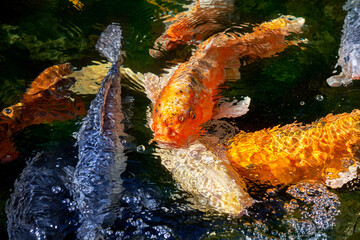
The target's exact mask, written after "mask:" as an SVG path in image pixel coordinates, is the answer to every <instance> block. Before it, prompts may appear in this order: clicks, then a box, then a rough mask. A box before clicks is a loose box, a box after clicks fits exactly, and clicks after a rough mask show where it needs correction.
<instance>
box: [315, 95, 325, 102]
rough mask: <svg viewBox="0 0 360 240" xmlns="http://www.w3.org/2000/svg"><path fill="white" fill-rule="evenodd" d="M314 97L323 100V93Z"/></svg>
mask: <svg viewBox="0 0 360 240" xmlns="http://www.w3.org/2000/svg"><path fill="white" fill-rule="evenodd" d="M315 99H316V100H317V101H319V102H321V101H323V100H324V97H323V95H316V97H315Z"/></svg>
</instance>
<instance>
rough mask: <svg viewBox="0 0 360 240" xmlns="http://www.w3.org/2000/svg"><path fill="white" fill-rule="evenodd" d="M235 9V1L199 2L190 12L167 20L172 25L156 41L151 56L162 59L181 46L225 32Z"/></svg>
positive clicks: (150, 51) (215, 0) (214, 0)
mask: <svg viewBox="0 0 360 240" xmlns="http://www.w3.org/2000/svg"><path fill="white" fill-rule="evenodd" d="M233 9H234V3H233V0H213V1H204V0H202V1H199V0H198V1H197V3H196V5H195V6H193V7H190V8H189V11H186V12H182V13H179V14H177V15H175V16H174V17H172V18H170V19H168V20H166V22H167V23H170V25H169V26H168V27H167V29H166V31H165V33H163V34H162V35H161V36H160V37H159V38H157V39H156V41H155V44H154V47H153V49H150V50H149V53H150V55H151V56H152V57H154V58H158V57H161V56H162V52H163V51H173V50H175V49H177V48H178V47H179V46H182V45H185V44H187V43H190V42H197V41H202V40H204V39H206V38H207V37H209V36H211V35H212V34H214V33H216V32H219V31H221V30H224V29H225V27H226V26H228V25H229V24H230V15H231V13H232V12H233Z"/></svg>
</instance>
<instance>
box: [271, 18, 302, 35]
mask: <svg viewBox="0 0 360 240" xmlns="http://www.w3.org/2000/svg"><path fill="white" fill-rule="evenodd" d="M271 23H272V24H273V25H275V26H276V27H278V28H281V29H283V30H284V31H286V32H288V33H301V29H302V28H303V26H304V23H305V19H304V18H302V17H294V16H292V15H285V16H281V17H279V18H277V19H274V20H273V21H272V22H271Z"/></svg>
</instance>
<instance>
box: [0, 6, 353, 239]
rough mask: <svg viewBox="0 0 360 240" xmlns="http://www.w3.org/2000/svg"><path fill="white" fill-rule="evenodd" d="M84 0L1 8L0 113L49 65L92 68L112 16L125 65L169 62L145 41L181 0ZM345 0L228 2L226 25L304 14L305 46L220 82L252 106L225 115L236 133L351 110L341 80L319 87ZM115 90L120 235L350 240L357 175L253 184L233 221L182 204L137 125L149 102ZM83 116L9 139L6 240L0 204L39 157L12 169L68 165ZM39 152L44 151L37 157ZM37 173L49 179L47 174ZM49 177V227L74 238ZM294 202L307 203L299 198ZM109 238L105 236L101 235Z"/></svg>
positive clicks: (142, 123)
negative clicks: (346, 180)
mask: <svg viewBox="0 0 360 240" xmlns="http://www.w3.org/2000/svg"><path fill="white" fill-rule="evenodd" d="M82 3H83V5H79V2H78V1H67V0H53V1H45V0H37V1H24V0H18V1H5V3H3V4H2V7H1V9H0V24H1V25H0V36H1V38H0V42H1V44H0V72H1V74H0V86H1V91H0V108H1V109H3V108H5V107H7V106H11V105H13V104H16V103H18V102H19V101H20V100H21V98H22V95H23V94H24V93H25V91H26V89H27V88H28V87H29V86H30V84H31V82H32V81H33V80H34V79H35V78H36V77H37V76H38V75H39V74H40V73H41V72H42V71H43V70H44V69H45V68H47V67H50V66H52V65H54V64H61V63H65V62H70V63H71V64H72V65H73V66H74V67H76V68H78V69H81V68H82V67H85V66H88V65H94V61H98V62H99V61H103V60H104V58H103V57H101V56H99V54H98V52H96V50H95V44H96V41H97V39H98V37H99V36H100V34H101V32H102V31H103V30H104V29H105V27H106V26H107V25H108V24H110V23H112V22H118V23H120V25H121V26H122V29H123V41H122V44H123V47H122V50H123V51H124V52H125V54H124V61H123V63H122V66H123V67H127V68H130V69H131V70H132V71H134V72H140V73H146V72H153V73H155V74H160V73H161V72H162V71H163V69H164V68H166V67H167V66H168V65H169V63H168V62H167V61H166V60H164V59H163V60H162V59H153V58H152V57H151V56H150V55H149V49H150V48H151V47H152V46H153V43H154V41H155V40H156V38H157V37H159V36H160V35H161V34H162V32H163V31H164V23H163V22H164V19H165V17H166V16H168V15H174V14H176V13H178V12H181V11H185V10H186V9H185V8H184V6H185V5H186V4H189V1H185V0H183V1H181V0H178V1H172V0H111V1H110V0H109V1H99V0H86V1H85V0H84V1H82ZM344 3H345V1H335V0H311V1H310V0H299V1H294V0H287V1H277V0H269V1H263V0H261V1H251V0H236V1H235V13H234V16H235V17H234V25H236V24H239V25H240V24H242V23H261V22H264V21H268V20H270V19H274V18H277V17H278V16H280V15H294V16H298V17H303V18H305V20H306V22H305V24H306V27H305V29H304V31H303V33H302V34H301V37H302V38H306V39H308V40H309V43H308V44H307V45H306V47H305V49H303V50H299V48H298V47H289V48H288V49H286V50H285V51H284V52H282V53H280V54H279V55H278V56H276V57H272V58H266V59H262V60H260V61H255V62H253V63H251V64H248V65H246V66H243V67H241V80H239V81H236V82H229V83H226V85H227V86H228V88H227V89H226V91H224V92H223V95H224V96H227V97H235V98H238V99H240V98H241V97H242V96H249V97H251V105H250V111H249V112H248V113H247V114H246V115H244V116H243V117H239V118H234V119H231V120H229V122H231V123H232V124H234V125H235V126H237V127H238V128H239V129H241V130H244V131H255V130H260V129H263V128H267V127H272V126H275V125H278V124H282V125H283V124H288V123H293V122H294V121H298V122H303V123H310V122H312V121H315V120H317V119H319V118H320V117H323V116H325V115H326V114H328V113H334V114H337V113H343V112H350V111H351V110H353V109H355V108H359V106H360V102H359V99H360V83H359V82H354V83H353V84H352V85H350V86H347V87H339V88H331V87H329V86H328V85H327V83H326V79H327V78H328V77H330V76H331V75H333V71H334V67H335V64H336V62H337V54H338V48H339V44H340V38H341V29H342V26H343V21H344V18H345V15H346V12H344V11H343V10H342V6H343V4H344ZM184 51H185V53H184V52H180V53H177V54H178V55H177V58H184V56H185V54H186V51H188V52H189V51H190V49H189V48H188V49H185V50H184ZM122 96H123V97H126V96H132V97H133V99H134V106H133V109H132V111H133V112H134V115H133V116H132V117H131V124H132V125H131V128H130V129H129V130H128V133H129V134H130V135H131V136H133V138H132V140H131V147H130V150H129V151H128V152H127V158H128V160H127V166H126V170H125V171H124V172H123V173H122V175H121V178H122V179H123V181H124V182H123V186H124V189H125V190H124V194H123V197H122V198H121V200H120V202H119V205H120V206H122V207H123V210H122V214H123V215H122V217H121V218H120V219H119V220H118V221H117V222H114V223H113V224H112V228H111V230H112V231H113V232H117V234H118V235H117V236H119V237H120V238H125V239H126V238H127V239H148V238H154V239H310V238H311V239H346V238H347V237H349V239H357V236H358V237H359V236H360V225H359V224H358V217H359V213H360V200H359V199H360V191H359V189H358V187H359V184H358V183H357V182H352V183H351V184H348V185H347V186H345V187H343V188H341V189H337V190H332V189H324V188H323V187H322V186H313V187H312V188H310V190H309V188H308V187H307V186H302V187H303V189H307V190H308V191H305V192H297V191H296V190H294V189H291V188H289V189H287V188H280V189H275V190H274V189H270V190H269V189H266V188H265V187H264V186H258V187H254V188H253V189H249V192H250V194H251V196H252V197H253V198H254V199H256V200H258V202H257V203H256V204H255V205H254V206H253V207H251V208H250V209H249V210H248V214H247V215H244V216H242V217H232V216H228V215H222V214H218V213H215V212H201V211H199V210H196V209H193V208H191V206H190V205H189V204H188V203H189V202H188V200H187V199H188V197H189V196H188V194H187V193H185V192H183V191H181V190H180V189H179V188H178V187H177V185H176V183H175V182H174V180H173V179H172V176H171V174H170V173H169V172H168V171H167V170H166V169H165V167H163V166H162V165H161V161H160V159H159V158H158V157H156V156H154V154H153V152H154V147H155V145H154V144H151V145H149V140H150V139H151V138H152V132H151V130H150V129H148V128H147V127H146V111H147V106H149V104H150V101H149V100H148V99H147V98H146V95H145V94H144V93H141V92H138V91H134V90H133V89H130V88H126V87H124V88H123V90H122ZM73 97H74V98H78V99H81V100H82V101H83V102H84V103H85V108H86V109H87V108H88V107H89V105H90V102H91V101H92V100H93V99H94V97H95V94H76V93H74V94H73ZM82 117H83V116H78V117H76V118H75V119H73V120H67V121H54V122H51V123H42V124H37V125H32V126H28V127H26V128H24V129H22V130H21V131H19V132H17V133H16V135H15V136H13V142H14V144H15V146H16V149H17V151H18V153H19V157H18V158H16V159H15V160H14V161H11V162H9V163H6V164H2V165H0V173H1V175H0V176H1V181H0V201H1V204H0V238H1V239H7V237H8V234H7V215H6V213H5V206H6V202H7V201H8V200H9V198H10V194H11V193H12V192H13V190H14V183H15V180H16V179H17V178H18V177H19V176H20V174H21V173H22V172H23V170H24V168H25V166H26V161H30V162H31V161H32V160H33V159H34V158H37V159H38V158H40V160H39V159H38V163H37V165H36V167H35V169H31V170H28V171H27V172H25V173H23V174H22V175H24V174H28V175H31V174H34V175H36V174H39V172H41V171H45V170H44V168H42V165H41V163H44V165H46V163H45V162H46V159H56V161H55V163H53V164H55V165H56V166H55V168H61V167H62V166H76V161H77V147H75V146H74V144H75V142H76V140H75V139H74V133H76V132H77V131H78V130H79V128H80V123H81V119H82ZM139 146H140V147H139ZM38 153H43V155H41V156H40V157H39V155H37V154H38ZM37 171H39V172H37ZM46 176H47V177H49V176H51V172H50V173H49V174H47V175H46ZM44 178H45V177H44ZM56 181H57V179H56V178H55V179H52V178H51V177H49V181H48V182H47V184H48V185H46V186H43V187H44V188H46V187H47V188H54V189H53V190H54V191H53V192H55V193H56V192H61V194H63V195H62V196H61V198H62V201H60V203H59V204H58V205H56V204H55V203H54V204H55V205H54V207H56V206H57V207H59V206H62V207H64V206H65V205H66V204H67V205H66V206H65V208H66V209H65V210H64V211H65V212H66V214H65V213H64V216H55V215H54V224H56V223H57V221H58V223H59V225H62V224H63V223H61V221H62V220H61V218H60V217H64V218H65V219H67V220H68V221H69V223H68V224H67V225H66V226H63V234H58V235H54V239H62V238H65V239H74V238H75V231H76V226H77V225H76V221H77V219H78V216H77V213H76V211H75V210H73V211H70V210H69V208H71V196H70V195H69V194H68V193H67V192H66V191H65V190H64V189H65V187H64V186H58V185H56ZM20 182H21V181H20ZM58 187H59V189H58ZM314 188H315V191H316V194H315V195H314V194H313V195H312V194H311V193H309V192H311V191H312V190H314ZM24 191H25V190H24ZM31 191H32V192H36V191H39V192H40V191H41V190H40V189H37V188H36V189H33V190H31ZM314 196H316V197H314ZM296 199H303V200H304V199H305V200H304V201H302V202H301V204H300V206H298V205H297V204H298V202H297V200H296ZM63 201H65V202H63ZM61 203H64V204H65V205H64V204H63V205H61ZM20 204H21V202H20ZM59 208H61V207H59ZM47 211H51V209H50V210H49V209H45V210H44V214H46V212H47ZM40 235H41V234H40ZM105 235H106V234H105ZM108 236H112V237H109V239H112V238H114V235H111V234H110V233H108ZM40 239H41V238H40Z"/></svg>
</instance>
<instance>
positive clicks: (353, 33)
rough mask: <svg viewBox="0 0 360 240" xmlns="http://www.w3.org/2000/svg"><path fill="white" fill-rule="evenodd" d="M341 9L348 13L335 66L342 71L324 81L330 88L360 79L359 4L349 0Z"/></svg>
mask: <svg viewBox="0 0 360 240" xmlns="http://www.w3.org/2000/svg"><path fill="white" fill-rule="evenodd" d="M343 9H344V10H345V11H348V13H347V15H346V17H345V21H344V26H343V30H342V32H343V35H342V37H341V43H340V48H339V59H338V61H337V64H336V66H341V68H342V71H341V72H340V74H338V75H334V76H332V77H330V78H328V79H327V80H326V81H327V83H328V84H329V86H331V87H339V86H341V85H345V86H346V85H349V84H350V83H352V80H359V79H360V67H359V66H360V50H359V49H360V31H359V28H360V3H359V1H351V0H349V1H347V2H346V4H345V5H344V6H343Z"/></svg>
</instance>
